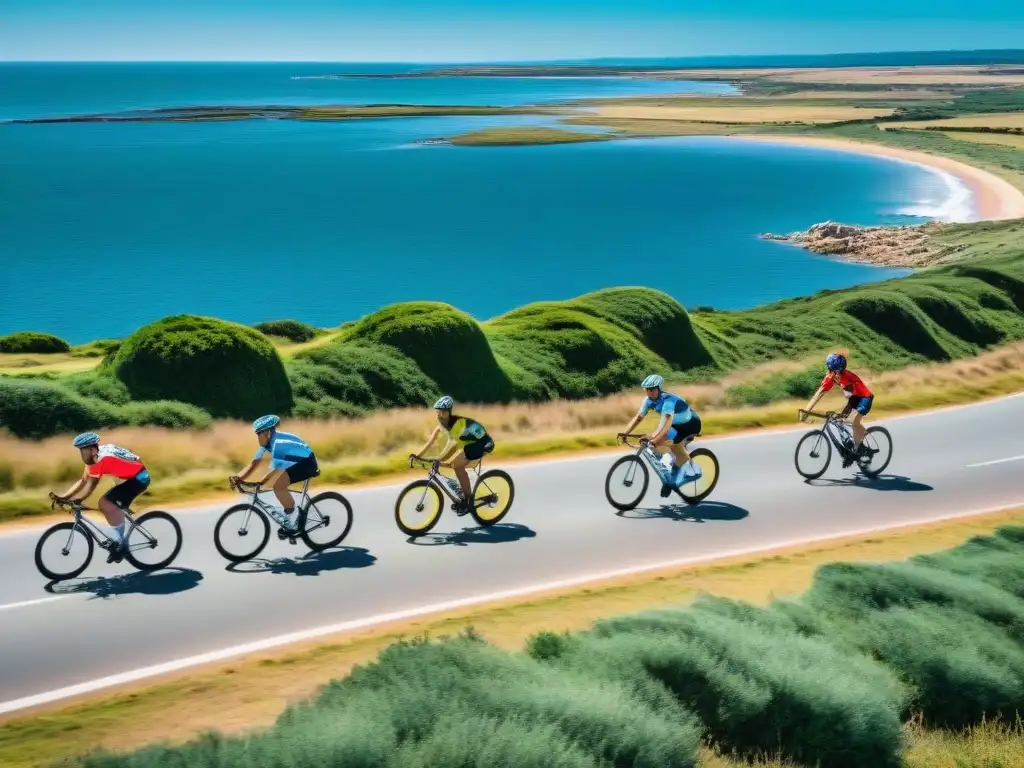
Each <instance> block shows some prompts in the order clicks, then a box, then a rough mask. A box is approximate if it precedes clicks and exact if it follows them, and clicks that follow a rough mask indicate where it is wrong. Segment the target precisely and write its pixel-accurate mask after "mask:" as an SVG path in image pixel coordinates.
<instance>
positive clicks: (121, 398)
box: [61, 371, 132, 406]
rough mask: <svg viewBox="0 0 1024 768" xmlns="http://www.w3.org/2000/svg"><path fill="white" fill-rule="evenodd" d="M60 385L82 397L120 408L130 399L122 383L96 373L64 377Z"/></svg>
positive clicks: (126, 388) (90, 372)
mask: <svg viewBox="0 0 1024 768" xmlns="http://www.w3.org/2000/svg"><path fill="white" fill-rule="evenodd" d="M61 384H63V385H64V386H66V387H67V388H68V389H70V390H72V391H73V392H76V393H77V394H79V395H81V396H82V397H87V398H91V399H95V400H102V401H103V402H104V403H108V404H109V405H115V406H121V405H124V404H126V403H128V402H129V401H130V400H131V399H132V397H131V395H130V394H129V393H128V387H126V386H125V385H124V382H123V381H121V380H120V379H116V378H114V377H113V376H110V375H107V374H104V373H102V372H98V371H89V372H87V373H78V374H74V375H71V376H65V377H63V378H62V379H61Z"/></svg>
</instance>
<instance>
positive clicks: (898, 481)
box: [804, 473, 935, 491]
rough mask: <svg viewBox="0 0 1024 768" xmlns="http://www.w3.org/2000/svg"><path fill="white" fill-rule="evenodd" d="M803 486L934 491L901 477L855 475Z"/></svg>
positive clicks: (811, 482)
mask: <svg viewBox="0 0 1024 768" xmlns="http://www.w3.org/2000/svg"><path fill="white" fill-rule="evenodd" d="M804 484H805V485H813V486H819V487H837V486H838V487H841V486H853V487H856V488H870V489H871V490H873V491H934V490H935V489H934V488H933V487H932V486H930V485H928V484H927V483H919V482H917V481H916V480H911V479H910V478H909V477H903V476H902V475H879V476H878V477H868V476H867V475H863V474H860V473H857V474H856V475H854V476H853V477H843V478H836V479H829V480H805V481H804Z"/></svg>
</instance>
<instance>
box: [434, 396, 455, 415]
mask: <svg viewBox="0 0 1024 768" xmlns="http://www.w3.org/2000/svg"><path fill="white" fill-rule="evenodd" d="M454 407H455V401H454V400H452V399H451V398H450V397H449V396H448V395H445V396H444V397H442V398H441V399H440V400H438V401H437V402H436V403H434V410H435V411H450V410H451V409H452V408H454Z"/></svg>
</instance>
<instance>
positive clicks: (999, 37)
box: [0, 0, 1024, 62]
mask: <svg viewBox="0 0 1024 768" xmlns="http://www.w3.org/2000/svg"><path fill="white" fill-rule="evenodd" d="M1021 47H1024V0H966V1H965V0H959V1H955V0H848V1H847V2H844V3H836V2H827V0H814V1H813V2H812V1H811V0H761V1H760V2H757V1H754V0H729V1H728V2H722V1H721V0H718V1H717V2H715V1H714V0H693V1H692V2H691V1H690V0H431V1H430V2H428V1H427V0H375V1H373V2H371V1H370V0H363V2H353V1H351V0H0V60H6V61H28V60H63V61H69V60H70V61H121V60H128V61H147V60H149V61H153V60H156V61H331V62H337V61H361V62H374V61H381V62H475V61H515V60H546V59H572V58H596V57H648V56H649V57H664V56H704V55H742V54H820V53H848V52H855V53H861V52H871V51H914V50H949V49H960V50H964V49H979V48H1021Z"/></svg>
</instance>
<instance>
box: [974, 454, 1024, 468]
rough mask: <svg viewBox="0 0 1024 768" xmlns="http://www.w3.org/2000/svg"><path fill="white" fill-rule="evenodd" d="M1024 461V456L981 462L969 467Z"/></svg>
mask: <svg viewBox="0 0 1024 768" xmlns="http://www.w3.org/2000/svg"><path fill="white" fill-rule="evenodd" d="M1021 459H1024V454H1022V455H1020V456H1010V457H1009V458H1007V459H994V460H992V461H979V462H978V463H977V464H968V465H967V466H968V467H988V466H991V465H993V464H1005V463H1006V462H1008V461H1020V460H1021Z"/></svg>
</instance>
